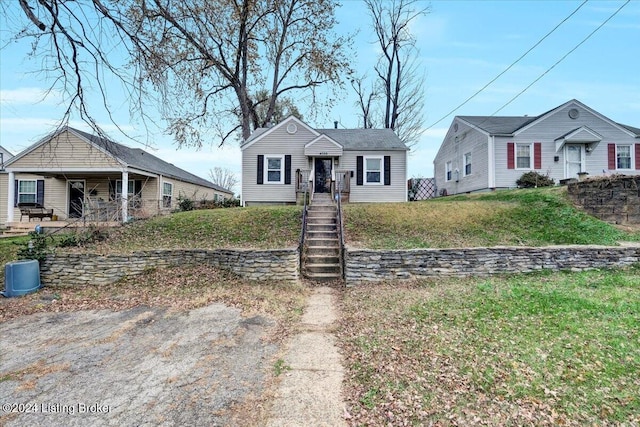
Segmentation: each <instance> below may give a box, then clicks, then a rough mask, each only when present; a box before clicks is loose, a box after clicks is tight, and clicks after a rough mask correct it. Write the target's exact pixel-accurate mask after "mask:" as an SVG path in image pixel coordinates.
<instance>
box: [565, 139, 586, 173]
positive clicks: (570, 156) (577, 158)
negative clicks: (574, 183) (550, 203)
mask: <svg viewBox="0 0 640 427" xmlns="http://www.w3.org/2000/svg"><path fill="white" fill-rule="evenodd" d="M583 149H584V146H583V145H582V144H565V146H564V155H565V159H566V162H567V166H566V171H567V175H566V176H565V178H577V177H578V173H580V172H582V171H583V168H582V161H583V154H582V151H583Z"/></svg>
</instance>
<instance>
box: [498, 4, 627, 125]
mask: <svg viewBox="0 0 640 427" xmlns="http://www.w3.org/2000/svg"><path fill="white" fill-rule="evenodd" d="M630 2H631V0H627V1H626V2H625V3H624V4H623V5H622V6H620V7H619V8H618V9H617V10H616V11H615V12H613V13H612V14H611V16H609V17H608V18H607V19H605V20H604V22H603V23H602V24H600V25H598V27H597V28H596V29H595V30H593V31H592V32H591V33H589V35H588V36H587V37H585V38H584V39H582V41H581V42H580V43H578V44H577V45H575V46H574V47H573V49H571V50H570V51H569V52H567V53H566V54H565V55H564V56H563V57H562V58H560V59H559V60H558V61H556V63H555V64H553V65H552V66H551V67H549V68H547V70H546V71H545V72H544V73H542V74H540V75H539V76H538V77H537V78H536V79H535V80H534V81H532V82H531V83H530V84H529V85H528V86H527V87H525V88H524V89H522V90H521V91H520V92H519V93H518V94H517V95H516V96H514V97H513V98H511V99H510V100H509V101H508V102H507V103H506V104H504V105H503V106H502V107H500V108H498V109H497V110H496V111H494V112H493V114H491V116H494V115H496V114H497V113H499V112H500V111H502V110H503V109H504V108H505V107H506V106H507V105H509V104H511V103H512V102H513V101H515V100H516V98H518V97H519V96H520V95H522V94H523V93H525V92H526V91H527V90H528V89H529V88H530V87H531V86H533V85H534V84H536V83H537V82H538V80H540V79H541V78H543V77H544V76H546V75H547V74H548V73H549V72H550V71H551V70H553V69H554V68H555V67H556V65H558V64H559V63H561V62H562V61H564V59H565V58H566V57H567V56H569V55H571V54H572V53H573V51H575V50H576V49H578V48H579V47H580V46H582V45H583V44H584V43H585V42H586V41H587V40H589V39H590V38H591V36H593V35H594V34H595V33H596V32H597V31H598V30H599V29H600V28H602V27H604V25H605V24H606V23H607V22H609V21H610V20H611V19H612V18H613V17H614V16H616V15H617V14H618V12H620V11H621V10H622V8H624V7H625V6H626V5H628V4H629V3H630Z"/></svg>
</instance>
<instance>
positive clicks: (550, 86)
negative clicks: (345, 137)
mask: <svg viewBox="0 0 640 427" xmlns="http://www.w3.org/2000/svg"><path fill="white" fill-rule="evenodd" d="M582 3H583V0H580V1H569V0H567V1H551V0H548V1H445V0H440V1H433V2H431V3H428V2H424V3H423V4H424V5H429V4H430V5H431V12H430V13H429V14H427V15H426V16H424V17H421V18H420V19H419V20H418V21H416V22H415V23H414V25H413V27H412V30H413V32H414V34H415V36H416V38H417V41H418V48H419V50H420V61H421V62H422V64H423V67H424V70H425V81H424V88H425V94H424V96H425V101H424V105H425V107H424V116H425V118H426V120H425V123H424V128H425V130H424V133H423V136H422V138H421V140H420V143H419V144H418V145H417V146H416V147H414V150H413V151H412V153H411V155H410V157H409V176H410V177H411V176H423V177H431V176H432V175H433V158H434V156H435V154H436V152H437V150H438V148H439V146H440V143H441V141H442V139H443V137H444V135H445V133H446V131H447V129H448V127H449V125H450V124H451V121H452V119H453V117H454V116H455V115H492V114H494V113H496V115H525V114H528V115H539V114H541V113H543V112H545V111H547V110H550V109H552V108H554V107H556V106H558V105H561V104H563V103H564V102H566V101H568V100H570V99H574V98H575V99H578V100H579V101H581V102H583V103H585V104H586V105H588V106H590V107H591V108H593V109H595V110H596V111H598V112H600V113H601V114H604V115H605V116H607V117H609V118H610V119H612V120H614V121H617V122H620V123H624V124H628V125H632V126H635V127H640V1H637V0H634V1H631V2H629V3H626V0H608V1H594V0H590V1H588V2H587V3H586V4H585V5H584V6H582V7H581V8H580V10H579V11H578V12H577V13H576V14H575V15H573V16H572V17H571V18H570V19H568V20H567V21H566V22H565V23H564V24H562V25H561V26H560V27H559V28H558V29H557V30H556V31H555V32H554V33H553V34H551V35H550V36H549V37H548V38H546V39H545V40H544V41H543V42H542V43H541V44H540V45H539V46H537V47H536V48H535V49H534V50H532V51H531V52H530V53H529V54H527V56H525V57H524V58H523V59H522V60H520V61H519V62H518V63H517V64H516V65H514V66H513V67H512V68H510V69H509V71H508V72H506V73H505V74H504V75H502V76H501V77H500V78H499V79H497V80H496V81H495V82H494V83H493V84H491V85H490V86H488V87H487V88H486V89H484V90H482V91H481V92H480V93H479V94H478V95H477V96H475V97H474V98H473V99H472V100H470V101H469V102H467V103H466V104H465V105H463V106H462V107H460V108H459V109H458V110H456V111H455V112H454V113H453V114H451V115H447V114H448V113H449V112H450V111H451V110H453V109H454V108H456V107H457V106H458V105H460V104H461V103H463V102H464V101H465V100H466V99H467V98H468V97H470V96H471V95H473V94H474V93H475V92H477V91H478V90H479V89H480V88H482V87H483V86H484V85H485V84H487V83H488V82H489V81H491V80H492V79H493V78H494V77H496V76H497V75H498V74H500V73H501V72H502V71H504V70H505V69H506V68H507V67H509V66H510V65H511V64H512V63H513V62H514V61H516V59H518V58H519V57H520V56H521V55H522V54H524V53H525V52H526V51H527V50H529V49H530V48H531V47H532V46H533V45H534V44H536V43H537V42H538V41H539V40H540V39H542V38H543V37H544V36H545V35H546V34H547V33H548V32H549V31H551V30H552V29H553V28H554V27H555V26H556V25H558V24H559V23H560V22H561V21H563V20H564V19H565V18H567V17H568V16H569V15H570V14H571V13H572V12H573V11H574V10H575V9H576V8H578V6H580V4H582ZM15 4H16V5H17V1H16V2H15ZM623 5H624V7H623V8H622V9H621V10H620V12H619V13H618V14H617V15H615V16H614V17H613V18H611V19H610V20H609V21H608V22H607V23H606V24H605V25H604V26H603V27H602V28H600V29H599V30H598V31H597V32H596V33H595V34H593V35H592V36H591V37H590V38H589V39H588V40H586V41H584V40H585V38H587V36H589V34H590V33H592V32H593V31H594V30H595V29H596V28H597V27H598V26H599V25H601V24H602V23H603V22H604V21H605V20H606V19H607V18H609V17H610V16H611V15H612V14H613V13H614V12H615V11H616V10H617V9H618V8H620V7H621V6H623ZM337 18H338V20H339V21H340V22H341V25H340V27H339V30H341V31H342V30H344V31H353V30H354V29H358V28H359V29H360V30H359V33H358V35H357V37H356V43H355V45H354V49H355V51H356V52H357V57H356V58H355V60H354V63H353V67H354V68H355V69H356V70H358V72H359V73H364V72H367V71H368V72H369V74H370V75H371V74H372V73H371V70H372V68H373V65H374V63H375V59H376V56H377V50H376V46H375V43H374V41H375V40H374V36H373V33H372V32H371V30H370V28H369V19H368V17H367V15H366V10H365V7H364V5H363V4H362V2H361V1H359V0H345V1H343V6H342V7H341V8H340V9H339V10H338V16H337ZM9 35H10V34H9V32H8V31H7V29H6V28H0V38H1V40H0V45H1V46H2V47H3V49H2V51H0V144H1V145H2V146H3V147H5V148H6V149H8V150H10V151H11V152H13V153H14V154H15V153H17V152H19V151H21V150H23V149H24V148H26V147H27V146H29V145H30V144H32V143H34V142H36V141H37V140H38V139H40V138H41V137H42V136H44V135H46V134H47V133H48V132H50V131H51V130H52V129H53V127H54V126H55V122H56V119H59V118H60V117H61V115H62V111H61V106H60V105H59V98H57V97H56V94H55V93H54V94H51V95H50V96H49V97H47V98H46V99H44V100H42V97H43V94H42V91H43V90H44V89H45V88H47V87H48V83H49V82H47V81H46V80H44V79H43V76H42V75H41V74H42V73H38V72H37V71H38V66H39V62H38V60H37V59H36V60H30V59H27V57H26V55H27V53H28V45H25V44H10V45H9V46H7V41H8V36H9ZM583 41H584V43H583V44H582V45H580V46H579V47H578V48H577V49H575V51H573V52H572V53H570V54H569V55H568V56H567V57H566V58H565V59H563V60H562V61H561V62H559V63H558V64H557V65H555V66H554V64H556V62H558V61H560V60H561V58H563V56H565V55H566V54H567V53H569V52H570V51H571V50H572V49H574V48H576V46H577V45H579V44H580V43H581V42H583ZM545 73H546V74H545ZM541 76H542V77H541ZM536 79H539V80H538V81H537V82H536V83H535V84H533V85H532V86H531V87H530V88H529V89H527V90H525V88H527V86H529V85H530V84H531V83H533V82H534V81H535V80H536ZM523 90H524V92H523V93H522V94H520V95H519V96H518V94H519V93H520V92H522V91H523ZM110 95H111V96H112V99H113V104H114V105H117V106H118V108H119V109H121V110H123V111H126V110H127V105H126V101H125V100H124V99H125V98H123V97H120V95H119V93H118V88H117V87H113V88H112V89H111V92H110ZM514 97H516V98H515V100H513V101H512V102H510V103H509V101H510V100H512V99H513V98H514ZM354 102H355V97H354V95H353V93H347V94H345V95H344V99H340V101H339V102H337V103H336V106H335V107H334V108H333V109H332V110H330V111H326V112H325V113H324V114H321V115H319V116H318V117H317V118H316V119H314V120H313V121H311V120H310V121H309V124H310V125H311V126H314V127H318V128H324V127H332V126H333V121H334V120H338V121H339V122H340V123H341V125H342V126H344V127H348V128H349V127H357V125H358V120H357V117H356V116H355V114H356V111H357V110H356V109H355V107H354ZM507 103H508V105H506V104H507ZM498 110H500V111H498ZM303 114H304V111H303ZM120 117H121V120H122V121H123V125H124V126H125V127H126V128H128V129H134V133H135V132H138V133H139V132H142V130H141V129H136V125H135V124H132V123H129V122H128V116H127V115H124V114H122V115H121V116H120ZM443 117H445V118H444V119H443V120H441V121H440V119H442V118H443ZM436 122H437V123H436ZM101 124H103V125H104V127H105V129H106V130H107V131H109V130H113V126H112V125H111V124H110V123H109V122H108V121H107V120H106V119H104V118H103V121H102V122H101ZM72 125H73V126H76V127H79V128H84V126H83V124H82V122H73V123H72ZM111 135H112V136H113V138H114V139H115V140H116V141H118V142H122V143H125V144H128V145H133V146H135V145H136V143H135V142H132V141H129V140H127V139H126V138H125V137H124V136H121V135H119V134H118V133H116V132H115V131H114V132H113V133H112V134H111ZM151 140H152V141H154V144H153V146H152V147H148V148H147V149H148V150H149V151H150V152H152V153H154V154H155V155H157V156H159V157H161V158H163V159H165V160H167V161H170V162H172V163H174V164H175V165H177V166H179V167H182V168H184V169H187V170H189V171H191V172H193V173H195V174H197V175H200V176H202V177H207V175H208V171H209V170H210V169H212V168H213V167H215V166H221V167H224V168H229V169H231V170H232V171H234V172H235V173H236V174H237V175H238V176H240V160H241V159H240V151H239V149H238V148H237V146H234V145H233V144H230V145H229V146H227V147H225V148H223V149H219V148H218V147H217V145H218V144H217V142H216V141H214V142H212V144H211V146H208V147H204V148H203V149H201V150H200V151H196V150H195V149H192V148H184V149H179V150H177V149H176V146H175V144H173V142H172V141H171V140H170V139H168V138H167V137H166V136H165V135H163V134H162V133H161V132H160V131H158V132H154V134H152V135H151Z"/></svg>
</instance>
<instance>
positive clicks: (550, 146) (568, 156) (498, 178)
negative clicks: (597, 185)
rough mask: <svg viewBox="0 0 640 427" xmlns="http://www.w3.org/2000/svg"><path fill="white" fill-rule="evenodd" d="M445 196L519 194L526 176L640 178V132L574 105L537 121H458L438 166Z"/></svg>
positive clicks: (482, 118) (467, 118) (488, 118)
mask: <svg viewBox="0 0 640 427" xmlns="http://www.w3.org/2000/svg"><path fill="white" fill-rule="evenodd" d="M433 163H434V176H435V180H436V185H437V188H438V192H439V193H440V194H456V193H465V192H472V191H484V190H493V189H498V188H514V187H515V186H516V181H517V180H518V178H520V177H521V176H522V175H523V174H524V173H525V172H529V171H535V172H539V173H541V174H543V175H548V176H549V177H551V178H553V179H554V180H555V182H556V184H558V183H560V182H561V181H563V180H566V179H574V178H575V179H577V178H578V177H579V174H580V175H582V176H586V175H589V176H594V175H603V174H615V173H620V174H626V175H637V174H640V129H638V128H635V127H631V126H627V125H622V124H619V123H616V122H614V121H613V120H611V119H609V118H607V117H605V116H603V115H602V114H600V113H598V112H597V111H595V110H593V109H591V108H589V107H588V106H586V105H584V104H582V103H581V102H579V101H576V100H575V99H574V100H571V101H569V102H566V103H565V104H562V105H560V106H559V107H556V108H554V109H553V110H550V111H548V112H546V113H544V114H541V115H540V116H537V117H529V116H522V117H500V116H457V117H455V118H454V119H453V122H452V124H451V127H450V128H449V131H448V132H447V135H446V137H445V138H444V141H443V142H442V145H441V146H440V149H439V151H438V154H437V155H436V157H435V160H434V162H433Z"/></svg>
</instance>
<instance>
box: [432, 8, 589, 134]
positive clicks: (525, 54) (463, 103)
mask: <svg viewBox="0 0 640 427" xmlns="http://www.w3.org/2000/svg"><path fill="white" fill-rule="evenodd" d="M588 1H589V0H584V1H583V2H582V3H581V4H580V5H579V6H578V7H577V8H576V9H575V10H574V11H573V12H571V13H570V14H569V16H567V17H566V18H564V19H563V20H562V21H560V23H559V24H558V25H556V26H555V27H554V28H553V29H552V30H551V31H549V32H548V33H547V34H545V35H544V37H542V38H541V39H540V40H538V41H537V42H536V43H535V44H534V45H533V46H531V47H530V48H529V50H527V51H526V52H525V53H523V54H522V55H520V57H519V58H518V59H516V60H515V61H513V62H512V63H511V65H509V66H508V67H507V68H505V69H504V70H503V71H502V72H501V73H500V74H498V75H497V76H495V77H494V78H493V79H491V81H489V83H487V84H486V85H484V86H482V87H481V88H480V89H479V90H477V91H476V92H475V93H474V94H473V95H471V96H470V97H468V98H467V99H465V100H464V101H463V102H462V103H461V104H460V105H458V106H457V107H455V108H454V109H453V110H451V111H449V112H448V113H447V114H445V115H444V116H443V117H442V118H440V119H439V120H438V121H436V122H434V123H432V124H431V125H430V126H429V127H427V128H426V129H425V130H429V129H431V128H432V127H434V126H435V125H437V124H438V123H440V122H441V121H443V120H444V119H446V118H447V117H449V116H450V115H451V114H453V113H455V112H456V111H458V110H459V109H460V108H461V107H462V106H464V105H465V104H467V103H468V102H469V101H471V100H472V99H473V98H475V97H476V96H477V95H478V94H480V92H482V91H483V90H485V89H486V88H487V87H489V86H490V85H491V84H492V83H493V82H495V81H496V80H498V79H499V78H500V77H501V76H502V75H503V74H504V73H506V72H507V71H509V70H510V69H511V68H513V67H514V66H515V65H516V64H517V63H518V62H520V61H521V60H522V59H523V58H524V57H525V56H527V55H528V54H529V53H530V52H531V51H532V50H533V49H535V48H536V47H538V45H540V43H542V42H543V41H544V40H545V39H546V38H547V37H549V36H550V35H551V34H553V33H554V32H555V31H556V30H557V29H558V28H560V26H561V25H562V24H564V23H565V22H566V21H568V20H569V19H570V18H571V17H572V16H573V15H575V14H576V13H577V12H578V11H579V10H580V9H581V8H582V6H584V5H585V4H587V2H588Z"/></svg>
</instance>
